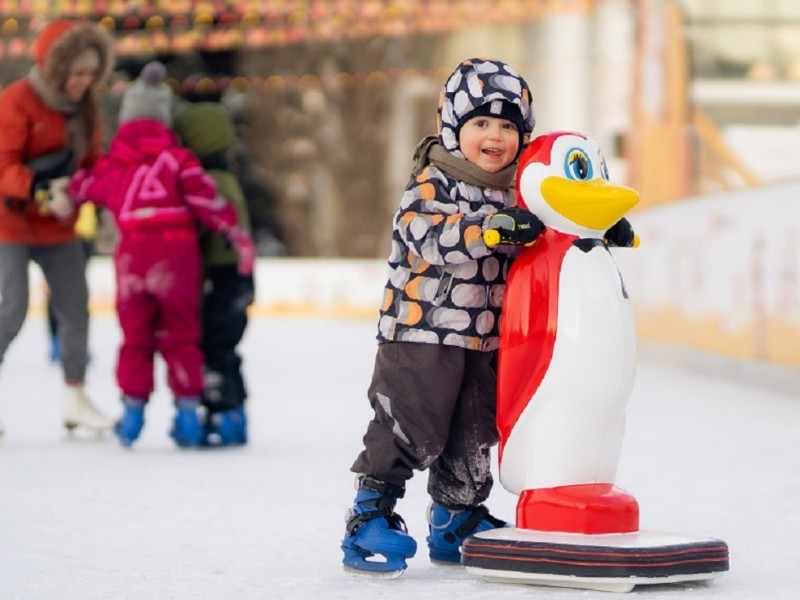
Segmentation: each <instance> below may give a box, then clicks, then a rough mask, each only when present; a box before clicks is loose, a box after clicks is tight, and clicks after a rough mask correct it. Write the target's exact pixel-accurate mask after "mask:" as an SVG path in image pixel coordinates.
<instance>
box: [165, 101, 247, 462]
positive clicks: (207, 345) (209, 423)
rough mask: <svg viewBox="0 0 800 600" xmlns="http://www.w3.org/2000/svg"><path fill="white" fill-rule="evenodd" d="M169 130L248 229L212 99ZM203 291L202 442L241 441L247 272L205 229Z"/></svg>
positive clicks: (230, 130)
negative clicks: (240, 347) (240, 349)
mask: <svg viewBox="0 0 800 600" xmlns="http://www.w3.org/2000/svg"><path fill="white" fill-rule="evenodd" d="M175 133H176V134H177V135H178V137H179V138H180V139H181V141H182V142H183V144H184V146H186V147H187V148H188V149H189V150H191V151H192V152H194V153H195V154H196V155H197V157H198V158H199V159H200V161H201V162H202V164H203V167H204V168H205V169H206V172H207V173H208V174H209V175H210V176H211V177H213V179H214V181H215V182H216V184H217V187H218V189H219V193H220V195H222V196H223V197H224V198H225V199H227V200H228V201H229V202H230V203H231V204H233V206H234V207H235V208H236V214H237V215H238V218H239V226H240V227H241V228H242V229H244V230H246V231H248V232H249V231H250V217H249V213H248V210H247V202H246V200H245V197H244V194H243V192H242V188H241V187H240V186H239V182H238V181H237V179H236V177H235V176H234V175H233V174H232V173H231V172H230V169H229V166H228V159H227V154H226V153H227V151H228V149H229V148H230V147H231V146H232V145H233V143H234V141H235V131H234V126H233V120H232V119H231V117H230V115H229V114H228V112H227V111H226V110H225V108H224V107H223V106H222V105H221V104H219V103H217V102H198V103H196V104H190V105H188V106H187V107H185V108H183V109H182V110H180V111H179V112H178V114H177V116H176V117H175ZM200 246H201V249H202V252H203V291H202V299H201V307H200V320H201V329H202V333H201V340H200V347H201V349H202V351H203V356H204V357H205V390H204V392H203V399H202V405H203V407H204V408H205V415H206V420H205V431H206V437H205V442H206V444H208V445H222V446H229V445H240V444H246V443H247V415H246V413H245V409H244V402H245V399H246V398H247V389H246V387H245V383H244V377H243V376H242V358H241V356H240V355H239V354H238V353H237V352H236V347H237V346H238V344H239V342H241V340H242V337H243V335H244V331H245V328H246V327H247V307H248V306H250V304H252V303H253V294H254V286H253V276H252V274H249V275H243V274H241V273H240V272H239V270H238V268H237V261H238V257H237V255H236V252H235V251H234V250H233V249H232V248H230V246H229V245H228V243H227V240H225V238H224V237H222V236H220V235H219V234H216V233H213V232H212V231H208V230H205V231H203V232H202V233H201V236H200Z"/></svg>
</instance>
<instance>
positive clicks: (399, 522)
mask: <svg viewBox="0 0 800 600" xmlns="http://www.w3.org/2000/svg"><path fill="white" fill-rule="evenodd" d="M359 505H360V506H362V507H374V510H365V511H364V512H355V510H353V509H351V512H350V514H349V515H348V519H347V526H346V529H347V535H348V536H350V537H352V536H354V535H355V534H356V533H357V532H358V530H359V529H361V526H362V525H364V524H365V523H368V522H369V521H372V520H373V519H380V518H384V519H386V522H387V523H388V524H389V529H396V530H398V531H402V532H403V533H408V528H407V527H406V523H405V521H403V517H401V516H400V515H398V514H396V513H395V512H394V499H393V498H389V497H387V496H381V497H380V498H376V499H375V500H367V501H363V502H359Z"/></svg>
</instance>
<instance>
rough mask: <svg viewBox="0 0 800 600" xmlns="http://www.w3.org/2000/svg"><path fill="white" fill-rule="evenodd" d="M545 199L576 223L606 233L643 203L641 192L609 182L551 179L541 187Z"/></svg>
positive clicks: (554, 208)
mask: <svg viewBox="0 0 800 600" xmlns="http://www.w3.org/2000/svg"><path fill="white" fill-rule="evenodd" d="M541 192H542V197H543V198H544V199H545V201H546V202H547V204H549V205H550V206H551V207H552V209H553V210H555V211H556V212H557V213H559V214H560V215H562V216H563V217H566V218H567V219H569V220H570V221H572V222H573V223H576V224H578V225H580V226H581V227H586V228H588V229H596V230H598V231H605V230H606V229H608V228H609V227H611V226H612V225H613V224H614V223H616V222H617V221H619V220H620V219H621V218H622V217H623V216H625V213H627V212H628V211H629V210H630V209H631V208H633V207H634V206H635V205H636V203H637V202H639V192H637V191H636V190H634V189H631V188H629V187H625V186H623V185H613V184H610V183H608V182H607V181H606V180H605V179H601V178H599V177H598V178H597V179H590V180H589V181H575V180H571V179H565V178H564V177H555V176H550V177H547V178H545V179H544V181H542V184H541Z"/></svg>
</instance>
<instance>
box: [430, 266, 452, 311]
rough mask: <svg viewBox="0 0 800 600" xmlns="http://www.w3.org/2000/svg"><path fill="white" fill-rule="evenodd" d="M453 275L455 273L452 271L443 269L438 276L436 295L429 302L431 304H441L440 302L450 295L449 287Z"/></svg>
mask: <svg viewBox="0 0 800 600" xmlns="http://www.w3.org/2000/svg"><path fill="white" fill-rule="evenodd" d="M448 275H449V277H448ZM455 276H456V274H455V273H452V272H450V271H448V270H447V269H445V270H444V272H443V273H442V276H441V277H439V287H438V288H437V290H436V297H435V298H434V299H433V302H431V304H433V305H434V306H441V305H442V302H444V301H445V300H446V299H447V297H448V296H449V295H450V288H451V287H453V278H454V277H455ZM445 278H447V279H445Z"/></svg>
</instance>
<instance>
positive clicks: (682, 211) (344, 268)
mask: <svg viewBox="0 0 800 600" xmlns="http://www.w3.org/2000/svg"><path fill="white" fill-rule="evenodd" d="M629 217H630V220H631V221H632V223H633V225H634V227H635V229H636V231H637V232H638V234H639V235H640V237H641V246H640V247H639V248H636V249H615V250H614V255H615V258H616V260H617V264H618V265H619V267H620V270H621V272H622V274H623V276H624V281H625V285H626V287H627V289H628V292H629V295H630V297H631V299H632V301H633V305H634V310H635V314H636V325H637V331H638V333H639V336H640V338H641V339H642V340H644V341H649V342H654V343H655V344H656V345H660V346H661V347H662V348H676V349H677V353H678V354H681V352H682V350H681V349H692V350H695V351H697V352H701V353H708V354H711V355H714V356H718V357H723V358H727V359H732V360H746V361H756V362H762V363H766V364H773V365H783V366H787V367H790V368H792V369H796V368H798V367H800V182H789V183H783V184H778V185H771V186H767V187H761V188H755V189H748V190H741V191H735V192H726V193H718V194H713V195H708V196H705V197H702V198H693V199H689V200H686V201H684V202H681V203H677V204H672V205H665V206H659V207H656V208H652V209H649V210H642V211H638V212H637V211H634V212H633V213H632V214H631V215H629ZM386 272H387V268H386V263H385V261H384V260H382V259H375V260H349V259H340V260H330V259H273V258H260V259H259V260H258V261H257V265H256V301H255V304H254V306H253V308H252V314H253V315H254V316H262V315H263V316H287V317H289V316H302V317H309V316H318V317H337V318H339V317H346V318H365V319H376V318H377V314H378V307H379V306H380V302H381V298H382V294H383V286H384V283H385V277H386ZM87 278H88V281H89V287H90V297H91V300H90V302H91V310H92V313H93V314H99V313H111V312H112V311H113V308H114V277H113V267H112V264H111V259H110V258H107V257H96V258H93V259H92V260H91V261H90V263H89V267H88V272H87ZM45 297H46V296H45V286H44V283H43V280H42V277H41V274H40V272H39V271H38V269H37V268H35V267H33V266H32V267H31V309H32V310H33V311H42V310H43V308H44V302H45ZM683 354H684V355H686V356H694V354H693V353H689V352H685V351H684V352H683ZM692 360H693V359H692ZM726 368H727V367H726Z"/></svg>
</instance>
